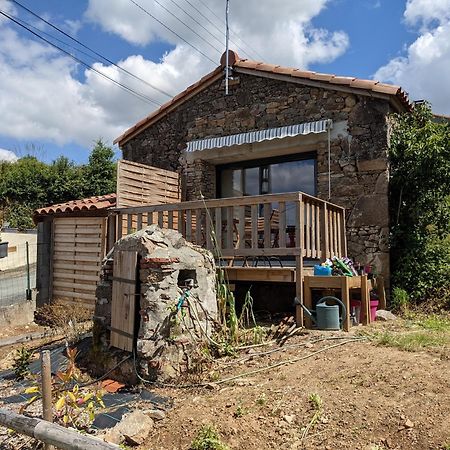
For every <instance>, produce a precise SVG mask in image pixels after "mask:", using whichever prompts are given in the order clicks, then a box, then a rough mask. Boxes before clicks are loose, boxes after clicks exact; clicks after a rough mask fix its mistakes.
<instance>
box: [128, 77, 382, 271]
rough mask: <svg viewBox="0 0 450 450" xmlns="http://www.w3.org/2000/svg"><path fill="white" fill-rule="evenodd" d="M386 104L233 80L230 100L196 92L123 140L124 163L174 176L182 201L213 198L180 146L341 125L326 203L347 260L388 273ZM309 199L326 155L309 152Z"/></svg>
mask: <svg viewBox="0 0 450 450" xmlns="http://www.w3.org/2000/svg"><path fill="white" fill-rule="evenodd" d="M389 112H390V106H389V103H388V102H387V101H386V100H381V99H376V98H371V97H367V96H362V95H355V94H352V93H342V92H338V91H333V90H330V89H323V88H316V87H308V86H301V85H299V84H295V83H290V82H285V81H280V80H273V79H269V78H262V77H257V76H253V75H243V74H240V75H239V76H236V77H235V80H234V81H233V84H232V86H231V90H230V95H229V96H227V97H225V95H224V90H223V83H221V82H220V81H218V82H216V83H214V84H212V85H211V86H209V87H208V88H207V89H205V90H204V91H202V92H200V93H199V94H197V95H196V96H194V97H192V98H191V99H189V100H188V101H187V102H185V103H184V104H182V105H181V106H179V107H178V108H176V109H175V110H174V111H172V112H170V113H169V114H168V115H167V116H165V117H164V118H162V119H161V120H159V121H158V122H157V123H155V124H154V125H152V126H151V127H149V128H148V129H146V130H144V131H143V132H142V133H140V134H139V135H138V136H136V137H134V138H133V139H131V140H130V141H128V142H127V143H126V144H125V145H124V147H123V156H124V158H125V159H128V160H131V161H136V162H141V163H145V164H150V165H153V166H157V167H161V168H164V169H170V170H177V171H179V172H180V173H182V175H183V176H184V179H185V185H186V186H185V189H186V199H187V200H190V199H194V198H198V196H199V194H200V192H202V193H203V195H204V196H205V197H206V198H210V197H214V196H215V191H216V186H215V168H214V166H212V165H211V164H209V163H206V162H204V161H199V160H197V161H195V162H194V163H192V164H190V165H185V164H184V163H183V158H182V152H183V150H184V148H185V147H186V142H188V141H191V140H195V139H202V138H206V137H215V136H223V135H230V134H236V133H242V132H247V131H251V130H255V129H257V130H261V129H266V128H271V127H279V126H285V125H292V124H297V123H302V122H309V121H314V120H320V119H332V120H333V121H334V122H338V121H347V127H348V129H347V133H344V134H345V135H343V136H341V137H339V138H338V139H334V140H333V141H332V143H331V158H332V166H331V173H332V175H331V184H332V187H331V192H332V198H331V201H332V202H334V203H337V204H339V205H342V206H345V207H346V208H348V209H347V227H348V233H347V238H348V249H349V255H350V256H352V257H354V258H356V259H358V260H359V261H361V262H363V263H366V264H368V263H372V264H375V265H376V266H377V268H378V270H379V271H382V272H383V273H384V274H385V275H388V273H389V253H388V248H387V237H388V222H389V217H388V163H387V139H388V132H387V122H386V115H387V114H388V113H389ZM317 177H318V178H317V193H318V196H319V197H321V198H324V199H326V198H327V195H328V152H327V144H326V142H325V141H323V142H322V143H321V144H319V145H318V146H317Z"/></svg>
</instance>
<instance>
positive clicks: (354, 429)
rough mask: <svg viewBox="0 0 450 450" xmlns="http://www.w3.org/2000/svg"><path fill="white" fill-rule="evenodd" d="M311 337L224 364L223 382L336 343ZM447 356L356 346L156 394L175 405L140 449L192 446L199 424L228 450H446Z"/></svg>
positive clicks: (449, 435) (449, 418) (449, 438)
mask: <svg viewBox="0 0 450 450" xmlns="http://www.w3.org/2000/svg"><path fill="white" fill-rule="evenodd" d="M377 326H378V324H377V325H374V326H372V328H375V329H377V328H376V327H377ZM396 326H397V327H398V325H396ZM379 328H380V326H378V329H379ZM317 336H318V333H317V332H316V333H311V334H308V335H306V336H299V337H296V338H294V339H291V340H290V341H289V342H288V344H287V346H288V345H292V344H300V345H299V346H297V347H290V348H289V349H287V350H285V351H283V352H276V353H273V354H271V355H268V356H263V357H261V356H258V357H256V356H255V357H253V358H252V359H251V360H249V361H244V362H242V363H237V364H233V365H232V366H228V367H226V366H225V364H223V365H222V369H221V370H220V373H219V375H220V378H224V377H229V376H231V375H235V374H238V373H243V372H248V371H250V370H253V369H256V368H259V367H263V366H267V365H270V364H273V363H276V362H278V361H283V360H287V359H290V358H295V357H300V356H303V355H307V354H310V353H312V352H314V351H317V350H320V349H322V348H324V347H328V346H330V345H335V344H336V343H338V342H342V341H337V340H336V341H322V342H317V343H315V344H312V345H311V344H308V343H307V342H308V341H311V340H314V339H316V338H317ZM341 336H342V334H341ZM305 343H306V346H305V345H301V344H305ZM255 351H256V350H255ZM257 351H260V349H257ZM449 354H450V353H449V352H448V348H435V347H433V348H430V349H428V350H427V351H416V352H408V351H404V350H399V349H397V348H392V347H385V346H379V345H375V344H374V343H373V342H369V341H364V342H361V341H356V342H349V343H347V344H344V345H341V346H337V347H334V348H330V349H328V350H325V351H323V352H322V353H320V354H317V355H316V356H313V357H311V358H309V359H305V360H302V361H298V362H294V363H292V364H289V365H284V366H281V367H277V368H274V369H272V370H268V371H264V372H261V373H258V374H255V375H251V376H247V377H244V378H241V379H238V380H236V381H235V382H233V383H230V384H227V385H223V386H219V387H218V388H216V389H210V390H205V389H202V390H188V389H185V390H180V389H177V390H172V391H170V392H168V390H167V389H163V390H162V392H164V394H165V395H167V394H170V395H172V397H173V398H174V399H175V404H174V407H173V409H172V410H170V411H169V412H168V415H167V417H166V419H165V420H163V421H161V422H158V423H156V424H155V428H154V430H153V432H152V434H151V435H150V437H149V439H148V440H147V442H146V443H145V445H142V446H141V447H139V449H142V450H143V449H146V450H147V449H151V450H156V449H161V450H162V449H189V446H190V444H191V443H192V441H193V439H194V437H195V435H196V434H197V432H198V430H199V429H201V428H202V426H204V425H212V426H213V427H214V428H215V430H217V431H218V432H219V433H220V435H221V438H222V441H223V442H224V443H225V444H227V445H228V446H229V447H230V448H231V449H245V450H253V449H254V450H261V449H286V450H288V449H330V450H334V449H352V450H355V449H368V450H369V449H370V450H372V449H373V450H378V449H448V448H450V360H449ZM311 394H318V396H320V399H321V400H322V404H323V407H322V408H323V411H322V412H321V414H319V415H320V417H319V419H318V421H317V423H316V424H315V425H313V426H312V427H311V429H310V431H309V433H308V434H307V435H306V437H305V438H303V439H302V434H303V429H304V427H306V426H307V425H308V423H309V422H310V421H311V419H312V418H313V416H314V413H315V411H316V410H315V409H314V407H313V406H312V404H311V402H310V401H309V398H310V396H311Z"/></svg>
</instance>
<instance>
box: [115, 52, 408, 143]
mask: <svg viewBox="0 0 450 450" xmlns="http://www.w3.org/2000/svg"><path fill="white" fill-rule="evenodd" d="M229 62H230V65H232V67H233V68H236V69H247V70H254V71H255V72H265V73H269V74H270V73H273V74H278V75H287V76H292V77H294V78H297V79H298V78H304V79H305V80H312V81H317V82H322V83H330V84H331V85H333V86H339V85H341V86H346V87H351V88H353V89H360V90H361V93H362V94H364V92H366V94H369V95H370V92H376V93H379V94H387V95H392V96H395V97H396V98H397V99H398V100H399V101H400V103H401V104H402V105H403V107H404V108H405V109H406V110H407V111H409V110H411V109H412V104H411V103H410V101H409V99H408V95H407V94H406V93H405V92H404V91H403V90H402V89H401V88H400V87H399V86H393V85H389V84H384V83H379V82H377V81H374V80H363V79H360V78H352V77H342V76H336V75H333V74H325V73H317V72H311V71H308V70H300V69H295V68H290V67H281V66H278V65H273V64H266V63H264V62H259V61H251V60H248V59H240V58H239V55H238V54H237V53H236V52H233V51H231V50H230V53H229ZM224 66H225V54H223V55H222V57H221V63H220V66H218V67H217V68H216V69H215V70H213V71H212V72H210V73H209V74H207V75H205V76H204V77H203V78H201V79H200V80H199V81H197V82H196V83H195V84H193V85H191V86H189V87H188V88H186V89H185V90H184V91H183V92H180V93H179V94H178V95H177V96H176V97H174V98H173V99H171V100H169V101H168V102H167V103H165V104H164V105H162V106H161V107H160V108H159V109H158V110H156V111H154V112H152V113H151V114H150V115H148V116H147V117H145V118H144V119H142V120H141V121H139V122H138V123H136V124H135V125H134V126H132V127H131V128H129V129H128V130H127V131H125V132H124V133H123V134H122V135H121V136H119V137H118V138H117V139H116V140H115V141H114V143H118V144H119V145H123V144H124V143H125V142H127V141H128V140H129V139H130V138H131V137H132V136H134V135H135V134H136V132H137V131H138V130H142V129H144V128H146V127H147V126H150V125H151V124H152V123H154V122H156V121H157V120H159V119H160V118H161V117H163V116H164V115H165V114H166V113H167V112H168V111H170V109H169V107H170V106H172V105H175V104H178V103H182V102H183V101H185V99H186V98H188V96H189V94H191V93H193V92H194V91H197V90H201V89H202V88H203V86H206V84H207V83H208V82H210V81H211V80H214V79H215V77H216V76H218V75H219V74H221V73H222V71H223V68H224Z"/></svg>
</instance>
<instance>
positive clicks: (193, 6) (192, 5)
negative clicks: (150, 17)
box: [170, 0, 250, 57]
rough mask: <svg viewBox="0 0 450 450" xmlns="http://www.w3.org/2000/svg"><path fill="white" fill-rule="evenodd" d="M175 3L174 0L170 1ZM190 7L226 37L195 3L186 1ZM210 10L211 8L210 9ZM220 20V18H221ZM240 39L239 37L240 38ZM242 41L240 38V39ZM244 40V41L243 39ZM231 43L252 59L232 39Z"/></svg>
mask: <svg viewBox="0 0 450 450" xmlns="http://www.w3.org/2000/svg"><path fill="white" fill-rule="evenodd" d="M170 1H172V2H173V0H170ZM184 1H185V2H186V3H187V4H188V5H190V6H191V7H192V8H193V9H195V10H196V11H197V12H198V13H199V14H200V15H201V16H202V17H203V18H204V19H205V20H206V21H208V22H209V23H210V24H211V25H212V26H213V27H214V28H215V29H216V30H217V31H218V32H219V33H220V34H221V35H222V36H223V37H225V32H224V31H223V30H222V29H221V28H220V27H219V26H217V24H216V23H215V22H213V21H212V20H211V19H210V18H209V17H207V16H205V15H204V14H203V12H202V11H201V10H200V9H198V8H197V7H196V6H195V5H194V4H193V3H191V2H190V1H189V0H184ZM208 9H209V8H208ZM219 20H220V18H219ZM238 38H239V36H238ZM239 39H240V38H239ZM241 40H242V39H241ZM230 42H232V43H233V44H234V45H235V47H236V48H237V50H239V51H241V52H242V53H243V54H245V55H247V56H248V57H250V55H249V54H248V52H247V51H245V50H244V49H243V48H242V47H240V46H239V45H238V44H237V43H236V42H234V41H233V40H232V39H230Z"/></svg>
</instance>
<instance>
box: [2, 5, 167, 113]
mask: <svg viewBox="0 0 450 450" xmlns="http://www.w3.org/2000/svg"><path fill="white" fill-rule="evenodd" d="M0 14H1V15H3V16H4V17H6V18H7V19H9V20H11V21H12V22H14V23H15V24H16V25H18V26H20V27H22V28H24V29H25V30H27V31H28V32H30V33H31V34H33V35H34V36H36V37H37V38H39V39H41V40H42V41H44V42H45V43H47V44H49V45H51V46H52V47H54V48H56V49H57V50H59V51H60V52H62V53H64V54H66V55H67V56H69V57H70V58H72V59H73V60H75V61H77V62H78V63H80V64H81V65H83V66H84V67H86V68H88V69H90V70H92V71H93V72H95V73H96V74H97V75H99V76H101V77H103V78H105V79H107V80H109V81H111V82H112V83H114V84H115V85H116V86H118V87H120V88H122V89H123V90H125V91H127V92H128V93H130V94H132V95H134V96H135V97H137V98H139V99H140V100H142V101H145V102H148V103H153V104H155V105H157V106H161V103H159V102H157V101H156V100H153V99H151V98H150V97H148V96H146V95H145V94H142V93H140V92H137V91H135V90H134V89H132V88H130V87H128V86H126V85H124V84H122V83H120V82H119V81H117V80H114V78H111V77H110V76H108V75H106V74H105V73H103V72H101V71H100V70H97V69H96V68H95V67H92V66H91V65H90V64H88V63H86V62H84V61H83V60H81V59H80V58H77V57H76V56H74V55H72V54H71V53H70V52H68V51H66V50H64V49H63V48H61V47H59V46H58V45H56V44H54V43H53V42H51V41H49V40H48V39H46V38H44V37H43V36H41V35H40V34H38V33H36V32H34V31H33V30H32V29H31V28H29V27H28V26H26V25H24V24H22V23H20V21H19V20H17V19H16V18H15V17H13V16H10V15H9V14H7V13H5V12H4V11H1V10H0Z"/></svg>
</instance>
